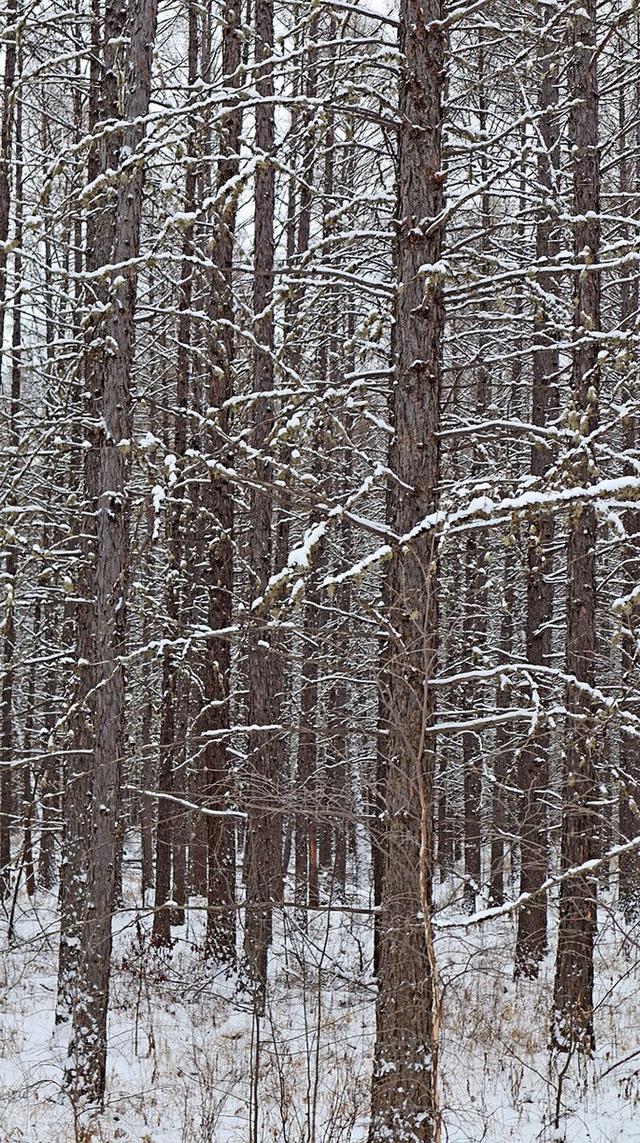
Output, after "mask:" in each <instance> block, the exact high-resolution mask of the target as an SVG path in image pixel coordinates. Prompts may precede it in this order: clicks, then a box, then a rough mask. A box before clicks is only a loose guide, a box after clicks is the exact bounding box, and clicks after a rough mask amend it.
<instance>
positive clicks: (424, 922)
mask: <svg viewBox="0 0 640 1143" xmlns="http://www.w3.org/2000/svg"><path fill="white" fill-rule="evenodd" d="M441 19H442V9H441V5H440V0H430V2H429V3H427V4H423V5H418V4H417V3H416V0H402V4H401V8H400V51H401V53H402V55H403V57H404V72H403V76H402V80H401V88H400V123H401V127H400V139H399V174H398V179H399V183H398V195H399V202H398V207H399V209H398V219H399V226H398V243H397V272H398V284H399V291H398V301H397V308H396V338H397V340H396V351H397V372H396V385H395V389H394V397H393V414H394V429H395V433H394V438H393V443H392V446H391V451H390V458H389V464H390V468H391V469H392V470H393V472H394V473H395V474H396V476H397V477H398V480H397V481H393V482H391V484H390V487H389V501H388V504H389V512H390V520H389V523H390V525H391V527H392V528H393V530H394V531H395V532H397V533H399V534H400V535H402V534H403V533H406V532H407V531H409V530H410V529H411V528H412V527H414V526H415V525H416V524H417V523H418V522H419V521H420V520H422V519H424V518H425V517H426V516H428V515H429V513H430V512H432V511H433V510H434V507H435V504H436V488H437V480H438V438H437V433H438V426H439V408H440V378H441V362H440V355H441V339H442V330H443V323H444V310H443V295H442V286H441V283H440V281H439V278H438V273H437V270H434V271H433V272H432V273H429V271H422V272H421V267H424V266H425V265H433V264H435V263H438V262H439V259H440V253H441V244H442V227H441V225H439V224H437V223H436V224H435V225H434V222H433V220H434V219H436V218H438V216H439V214H440V212H441V210H442V205H443V193H442V182H443V175H442V172H441V164H442V152H441V139H442V134H441V132H442V127H441V107H442V96H443V83H444V72H443V65H444V33H443V30H442V28H441V24H440V21H441ZM407 486H409V487H411V488H412V489H413V492H412V493H411V495H407V493H406V488H407ZM436 557H437V542H436V540H435V537H434V535H433V534H432V533H431V532H428V531H427V532H423V533H422V534H421V535H420V536H418V537H416V538H415V539H413V541H412V542H411V544H410V545H407V547H406V548H403V549H398V550H396V551H395V553H394V555H393V557H392V560H391V564H390V568H389V573H388V581H387V606H388V609H389V621H390V627H391V629H392V630H393V632H394V634H393V636H392V638H391V641H390V645H389V649H388V653H387V656H386V662H385V680H386V686H387V688H388V690H387V693H388V698H389V705H388V709H387V711H386V721H387V725H388V729H389V740H388V748H387V750H386V755H387V765H386V775H385V781H384V801H385V839H384V872H383V879H382V892H381V898H382V900H381V914H380V916H379V918H378V937H377V941H378V952H377V959H378V999H377V1003H376V1049H375V1063H374V1073H373V1080H372V1118H371V1130H370V1140H371V1143H382V1141H383V1140H385V1141H388V1140H390V1139H393V1140H394V1141H398V1143H400V1141H401V1140H403V1141H404V1140H406V1141H408V1140H412V1141H413V1143H417V1141H420V1143H431V1140H433V1139H437V1138H438V1136H439V1117H438V1109H437V1081H436V1077H437V1039H438V1022H439V1016H438V1013H439V993H438V983H437V970H436V964H435V956H434V947H433V938H432V932H431V879H432V817H433V808H432V796H433V786H434V766H435V761H434V759H435V742H434V739H433V734H432V732H431V731H430V729H429V728H430V724H431V722H432V720H433V714H434V705H435V700H434V692H433V688H431V687H430V686H429V679H430V678H431V676H432V674H433V672H434V670H435V666H436V644H437V597H436V588H437V583H436Z"/></svg>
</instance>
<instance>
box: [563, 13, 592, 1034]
mask: <svg viewBox="0 0 640 1143" xmlns="http://www.w3.org/2000/svg"><path fill="white" fill-rule="evenodd" d="M596 29H597V18H596V3H595V0H586V3H585V4H584V6H583V7H582V8H579V9H577V10H576V12H575V13H573V15H572V18H571V36H572V42H571V55H570V59H569V68H568V87H569V97H570V99H571V100H572V104H571V113H570V119H569V137H570V141H571V153H572V164H573V195H574V206H573V209H574V212H575V222H574V257H575V260H576V261H577V262H580V263H581V264H583V265H584V269H583V270H581V271H577V272H576V273H575V277H574V281H575V285H574V291H575V292H574V349H573V372H572V387H573V402H574V410H575V412H574V416H575V418H576V421H577V427H578V428H579V431H580V433H581V434H582V435H583V436H588V435H589V434H590V433H592V432H593V431H594V429H595V428H596V426H597V423H598V390H599V367H598V350H599V346H598V341H597V337H594V336H592V335H593V333H594V332H596V331H598V330H599V328H600V276H599V273H597V272H596V273H593V272H591V273H590V272H589V265H590V264H591V263H592V262H594V261H595V260H597V257H598V247H599V241H600V222H599V216H598V210H599V183H600V171H599V159H598V88H597V70H596V68H597V62H596V61H597V53H596V50H595V45H596ZM585 451H586V450H585V449H584V448H581V449H580V450H579V456H578V458H577V459H576V461H575V464H574V468H573V481H574V484H575V485H576V486H577V487H585V486H586V485H587V484H588V483H589V481H590V480H591V479H592V478H593V475H594V472H595V466H594V464H593V461H592V459H591V457H590V456H587V455H585ZM596 534H597V533H596V514H595V509H594V508H593V507H592V506H591V505H589V504H584V505H581V506H579V507H576V508H574V509H573V510H572V512H571V515H570V520H569V541H568V548H567V574H568V583H567V674H568V675H569V677H570V678H571V679H575V680H576V683H575V684H574V683H573V682H569V684H568V686H567V700H566V701H567V728H566V763H565V786H564V804H563V820H562V866H563V869H565V870H567V869H571V868H573V867H574V866H577V865H580V864H581V863H583V862H585V861H589V860H591V859H592V858H593V857H594V855H595V844H594V840H595V838H596V837H597V824H598V823H597V819H596V816H595V815H596V810H595V809H594V803H595V801H596V797H595V794H596V789H595V779H594V754H595V749H596V746H595V735H596V730H595V726H594V717H593V709H592V700H591V696H590V695H589V692H588V688H589V687H593V685H594V683H595V655H596V582H595V579H596V577H595V572H596ZM581 684H586V689H581ZM595 932H596V883H595V880H594V877H593V876H590V875H589V874H584V873H582V874H579V875H577V876H575V877H569V878H567V879H566V880H565V881H563V882H562V885H561V888H560V922H559V929H558V952H557V958H556V972H555V982H554V996H553V1014H552V1039H553V1042H554V1044H555V1046H556V1047H557V1048H559V1049H561V1050H564V1051H570V1050H572V1049H577V1050H578V1051H582V1052H587V1053H588V1052H590V1051H591V1050H592V1049H593V1046H594V1032H593V943H594V938H595Z"/></svg>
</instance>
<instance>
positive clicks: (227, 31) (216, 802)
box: [202, 0, 242, 964]
mask: <svg viewBox="0 0 640 1143" xmlns="http://www.w3.org/2000/svg"><path fill="white" fill-rule="evenodd" d="M241 19H242V11H241V4H240V2H239V0H233V3H231V4H229V6H228V8H227V10H226V24H225V26H224V29H223V33H222V71H223V75H224V76H225V77H227V82H228V83H230V84H232V85H234V86H235V85H236V84H237V83H239V78H238V76H237V75H236V73H237V71H238V68H239V67H240V46H241V45H240V37H239V34H238V28H239V26H240V23H241ZM241 127H242V112H241V111H239V110H234V111H233V112H231V113H230V114H229V116H228V117H227V119H226V120H225V122H224V124H223V126H222V133H221V139H220V150H221V154H222V156H223V157H222V158H221V160H220V164H219V166H218V175H217V187H218V193H219V194H225V201H224V203H223V205H222V212H221V217H220V224H219V230H218V235H217V242H216V249H215V261H216V270H215V277H214V281H213V283H212V292H211V303H212V307H213V308H214V309H215V316H216V317H217V318H218V321H219V326H218V333H217V337H216V343H215V346H213V347H212V350H213V353H212V364H213V368H212V370H211V376H210V383H209V404H210V406H211V407H212V408H215V409H217V410H218V422H217V423H218V426H219V433H215V432H213V433H212V439H211V448H212V451H213V452H214V455H216V457H217V459H219V460H220V461H221V462H222V464H223V465H231V464H232V461H233V457H232V455H231V453H230V450H229V446H228V443H227V441H228V437H229V425H228V423H227V418H228V414H227V413H226V412H225V410H224V407H223V406H224V405H225V402H227V401H228V400H229V398H230V397H231V396H232V394H233V372H232V370H233V356H234V341H233V329H232V326H233V317H234V307H233V248H234V238H235V226H236V197H235V194H233V193H231V194H229V193H228V192H225V190H224V188H225V187H227V186H228V185H229V184H230V183H231V182H232V180H233V179H234V178H235V176H236V174H237V171H238V158H237V155H238V149H239V138H240V130H241ZM203 502H204V505H205V507H207V508H208V510H209V512H210V514H211V518H212V519H211V526H212V527H213V528H214V529H215V538H214V539H213V540H211V542H210V544H209V568H208V584H209V588H208V607H209V626H210V627H211V628H212V629H213V630H219V631H222V632H224V631H225V629H228V628H229V626H230V624H231V612H232V604H233V553H234V545H233V495H232V490H231V488H230V487H229V485H228V484H227V482H226V481H225V479H224V477H221V476H219V475H217V474H214V473H212V475H211V480H210V483H209V484H208V485H207V486H206V487H205V489H204V494H203ZM230 675H231V644H230V641H229V637H228V636H226V635H224V634H222V635H221V636H220V637H219V638H215V639H212V640H210V641H208V655H207V660H206V663H205V673H204V695H205V701H206V702H207V703H208V705H207V706H205V708H204V710H203V722H202V730H203V731H204V730H205V729H206V730H208V731H209V732H210V733H211V732H212V733H211V737H210V738H209V741H208V742H207V743H206V745H205V746H204V766H205V775H206V797H207V804H208V805H209V806H211V807H213V808H214V809H217V810H222V811H224V810H228V809H229V808H230V806H231V805H232V803H233V797H234V772H233V766H232V763H231V759H230V757H229V754H228V742H227V740H226V738H225V736H224V731H225V730H228V728H229V725H230V717H231V712H230V709H229V704H230ZM235 830H236V827H235V821H234V819H233V818H229V817H209V818H208V822H207V849H208V889H207V900H208V903H209V905H210V906H212V907H214V908H215V910H216V911H215V912H214V911H213V908H212V910H211V911H210V912H209V914H208V916H207V934H206V949H207V952H208V954H209V955H211V956H213V957H214V958H215V959H217V960H219V961H222V962H224V963H227V964H233V963H234V961H235V956H236V909H235V900H236V833H235ZM227 905H228V906H229V907H228V909H223V910H222V911H220V908H221V906H227Z"/></svg>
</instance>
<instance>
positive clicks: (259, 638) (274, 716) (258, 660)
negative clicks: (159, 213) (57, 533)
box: [244, 0, 282, 1009]
mask: <svg viewBox="0 0 640 1143" xmlns="http://www.w3.org/2000/svg"><path fill="white" fill-rule="evenodd" d="M255 36H256V47H255V58H256V65H257V69H256V70H257V78H256V89H257V91H258V93H259V95H260V96H261V97H262V100H263V101H262V102H261V103H259V104H258V107H257V109H256V152H257V157H258V168H257V170H256V177H255V214H254V224H255V229H254V287H253V312H254V332H255V337H256V343H257V349H256V354H255V361H254V377H253V387H254V392H255V394H256V396H255V400H254V403H253V409H252V411H253V431H252V434H251V445H252V448H253V449H255V453H256V458H257V459H256V462H255V475H254V481H253V484H252V488H251V538H250V551H249V560H250V566H251V577H252V584H251V591H252V596H253V597H254V598H256V597H261V596H262V594H263V592H264V589H265V586H266V583H267V580H268V577H269V574H270V571H271V554H272V515H273V494H272V492H271V488H270V484H271V466H270V464H269V462H268V459H267V455H266V451H267V449H268V440H269V433H270V430H271V427H272V425H273V419H274V412H273V398H272V397H271V396H269V394H270V393H272V391H273V344H274V342H273V338H274V331H273V315H272V312H271V310H270V302H271V295H272V290H273V259H274V204H275V203H274V200H275V171H274V167H273V162H272V156H273V141H274V115H273V104H272V102H270V100H271V98H272V96H273V90H274V88H273V65H272V64H271V63H270V62H267V63H264V64H263V63H262V62H261V61H263V60H267V61H268V60H270V58H271V56H272V52H273V3H272V0H257V2H256V6H255ZM266 619H267V614H266V613H265V611H264V610H263V609H262V608H257V609H255V610H254V613H253V615H252V619H251V624H250V628H249V639H248V644H249V645H248V652H249V655H248V686H249V725H250V726H251V727H252V730H251V731H250V733H249V750H248V754H249V757H248V775H247V779H248V781H247V795H248V806H247V808H248V812H249V821H248V831H247V846H246V852H245V883H246V892H247V912H246V928H245V941H244V951H245V957H246V963H247V969H248V973H249V977H250V979H251V981H252V983H253V985H254V987H255V995H256V1004H257V1007H258V1009H261V1008H262V1007H263V1006H264V998H265V991H266V981H267V958H268V950H269V945H270V943H271V932H272V903H273V901H274V900H276V899H277V898H278V896H279V895H280V886H281V862H282V841H281V834H282V829H281V822H280V817H281V815H280V813H279V812H278V810H277V807H278V801H279V798H278V785H279V781H280V773H279V769H280V767H279V755H280V747H279V741H278V737H277V734H276V733H275V732H274V730H273V729H271V730H269V729H267V727H274V726H275V725H277V724H278V722H279V715H280V699H281V696H280V693H279V688H278V680H279V678H280V674H281V672H280V669H279V665H278V662H277V659H278V640H277V638H276V637H275V636H274V635H273V633H272V632H271V631H270V630H269V628H268V627H267V625H266ZM254 728H255V729H254Z"/></svg>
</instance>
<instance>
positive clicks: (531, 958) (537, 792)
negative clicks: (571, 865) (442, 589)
mask: <svg viewBox="0 0 640 1143" xmlns="http://www.w3.org/2000/svg"><path fill="white" fill-rule="evenodd" d="M542 18H543V21H546V19H547V16H546V14H545V15H543V17H542ZM539 58H540V67H541V69H542V75H541V82H540V108H541V111H542V115H541V118H540V134H541V136H542V140H543V143H544V147H543V148H541V149H540V152H539V156H538V182H539V184H540V186H541V188H542V189H543V192H544V194H545V198H546V201H545V202H543V203H542V204H541V206H540V208H539V213H538V220H537V226H536V256H537V258H538V261H541V262H546V261H550V260H552V259H553V257H554V256H555V254H556V253H557V250H558V235H557V225H554V222H553V219H552V217H551V216H550V207H549V204H550V202H552V201H553V198H554V194H555V189H556V178H557V171H558V163H559V154H558V149H559V127H558V123H557V119H556V116H555V108H556V105H557V102H558V79H559V76H558V71H559V69H558V63H557V59H556V57H555V52H554V49H553V45H552V44H551V43H550V40H549V37H548V34H547V32H546V27H545V26H544V23H543V27H542V30H541V34H540V48H539ZM554 285H555V283H554V276H553V273H552V272H550V273H546V274H545V273H543V274H541V275H540V279H539V300H538V302H537V307H536V311H535V318H534V336H535V340H536V349H535V350H534V354H533V386H532V410H531V420H532V422H533V424H534V425H539V426H541V427H544V426H545V425H546V423H547V420H548V418H549V416H550V414H553V413H554V412H555V404H556V402H555V393H556V378H557V373H558V367H559V361H558V350H557V346H556V344H554V342H555V337H554V332H553V330H552V329H551V328H550V324H549V313H548V309H549V307H548V303H547V302H546V301H545V300H544V299H546V298H548V297H549V296H551V295H552V294H553V291H554ZM551 459H552V458H551V456H550V454H549V451H548V449H547V448H546V446H545V445H544V443H536V444H534V445H533V448H532V450H531V472H532V475H533V476H535V477H537V478H538V479H539V480H540V481H541V482H542V481H543V480H544V477H545V475H546V473H547V469H548V467H549V464H550V463H551ZM553 531H554V526H553V517H552V516H551V514H550V513H538V514H536V515H535V516H533V517H532V519H531V520H530V522H529V544H528V551H527V558H528V575H527V618H526V655H527V661H528V662H529V663H531V665H532V667H533V668H534V671H535V667H548V666H549V665H550V661H551V650H552V647H551V620H552V615H553V584H552V580H551V573H552V570H553V568H552V563H551V559H552V557H551V544H552V541H553ZM537 686H538V695H539V702H540V707H541V710H540V717H539V719H538V724H537V728H536V730H535V731H534V732H533V733H532V734H531V735H530V736H529V738H528V739H527V742H526V743H525V745H524V747H523V749H522V752H521V756H520V781H519V785H520V789H521V790H522V806H521V816H520V853H521V858H520V892H521V893H535V896H534V897H533V899H532V900H531V901H528V902H527V903H526V904H525V905H523V906H522V908H521V909H520V910H519V912H518V918H517V934H516V947H515V973H516V976H518V975H523V976H527V977H529V978H531V979H533V978H535V977H537V975H538V969H539V965H540V962H541V960H542V958H543V956H544V954H545V952H546V950H547V898H546V894H545V893H540V892H537V890H538V889H539V886H540V885H541V884H542V882H543V881H544V879H545V877H546V876H547V873H548V853H547V848H548V847H547V820H546V807H545V793H546V790H547V788H548V781H549V729H548V724H547V722H546V717H545V713H544V703H545V700H546V698H547V696H548V687H547V686H546V684H545V681H544V679H543V678H540V679H539V680H537Z"/></svg>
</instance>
